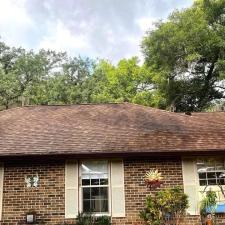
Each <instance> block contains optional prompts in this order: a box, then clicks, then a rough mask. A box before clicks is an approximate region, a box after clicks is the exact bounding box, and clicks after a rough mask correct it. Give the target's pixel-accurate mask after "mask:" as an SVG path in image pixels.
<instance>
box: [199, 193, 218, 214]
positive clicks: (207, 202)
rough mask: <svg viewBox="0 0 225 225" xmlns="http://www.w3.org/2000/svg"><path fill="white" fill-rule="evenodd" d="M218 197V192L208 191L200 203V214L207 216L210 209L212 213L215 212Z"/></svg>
mask: <svg viewBox="0 0 225 225" xmlns="http://www.w3.org/2000/svg"><path fill="white" fill-rule="evenodd" d="M216 199H217V196H216V192H214V191H211V190H210V191H207V192H206V197H205V198H203V199H202V201H201V203H200V214H201V215H202V216H206V215H207V213H208V212H207V211H210V213H211V214H213V213H214V212H215V209H216V205H217V203H216Z"/></svg>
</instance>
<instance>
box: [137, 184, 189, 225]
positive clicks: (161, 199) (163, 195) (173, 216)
mask: <svg viewBox="0 0 225 225" xmlns="http://www.w3.org/2000/svg"><path fill="white" fill-rule="evenodd" d="M187 208H188V197H187V195H186V194H184V192H183V190H182V189H181V188H179V187H175V188H169V189H165V190H162V191H158V192H156V194H155V195H154V196H148V197H147V201H146V208H145V209H144V210H143V211H142V212H140V217H141V218H142V219H143V220H144V221H145V222H146V223H148V224H151V225H160V224H163V223H166V221H167V220H173V221H174V223H175V224H179V221H180V219H181V218H182V216H183V215H184V214H185V210H186V209H187Z"/></svg>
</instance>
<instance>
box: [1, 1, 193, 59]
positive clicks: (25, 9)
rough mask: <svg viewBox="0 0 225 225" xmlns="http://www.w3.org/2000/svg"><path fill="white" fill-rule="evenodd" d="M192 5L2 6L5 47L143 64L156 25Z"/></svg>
mask: <svg viewBox="0 0 225 225" xmlns="http://www.w3.org/2000/svg"><path fill="white" fill-rule="evenodd" d="M192 3H193V0H0V37H1V39H0V40H1V41H4V42H6V44H8V45H10V46H15V47H20V46H21V47H23V48H26V49H34V50H38V49H41V48H44V49H53V50H56V51H67V52H68V54H69V55H70V56H78V55H81V56H82V57H90V58H105V59H108V60H110V61H111V62H113V63H116V62H118V61H119V59H121V58H130V57H132V56H138V57H139V58H140V59H142V58H143V56H142V54H141V50H140V44H141V40H142V38H143V36H144V35H145V33H146V31H147V30H149V29H154V23H155V22H156V21H158V20H160V19H162V20H165V19H166V18H167V17H168V15H169V14H170V13H171V12H172V11H173V10H175V9H183V8H186V7H189V6H191V5H192Z"/></svg>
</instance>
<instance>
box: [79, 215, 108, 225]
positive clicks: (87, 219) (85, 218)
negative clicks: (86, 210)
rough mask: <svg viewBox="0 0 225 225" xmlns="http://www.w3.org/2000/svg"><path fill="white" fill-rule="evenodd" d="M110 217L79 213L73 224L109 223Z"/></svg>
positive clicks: (103, 224)
mask: <svg viewBox="0 0 225 225" xmlns="http://www.w3.org/2000/svg"><path fill="white" fill-rule="evenodd" d="M110 224H111V218H110V217H109V216H99V217H96V216H94V215H92V214H83V213H81V214H79V215H78V217H77V223H76V224H75V225H110Z"/></svg>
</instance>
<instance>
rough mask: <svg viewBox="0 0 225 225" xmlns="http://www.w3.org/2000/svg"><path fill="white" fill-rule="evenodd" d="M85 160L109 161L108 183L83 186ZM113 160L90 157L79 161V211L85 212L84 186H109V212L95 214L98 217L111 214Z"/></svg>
mask: <svg viewBox="0 0 225 225" xmlns="http://www.w3.org/2000/svg"><path fill="white" fill-rule="evenodd" d="M83 161H107V163H108V185H90V186H89V185H87V186H82V177H81V176H82V174H81V165H82V162H83ZM110 164H111V162H110V161H109V160H107V159H101V160H100V159H96V160H95V159H88V160H86V159H85V160H80V161H79V167H78V170H79V212H80V213H82V212H83V187H108V212H107V213H94V212H93V215H94V216H96V217H98V216H111V214H112V213H111V212H112V211H111V208H112V207H111V204H112V201H111V166H110Z"/></svg>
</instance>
